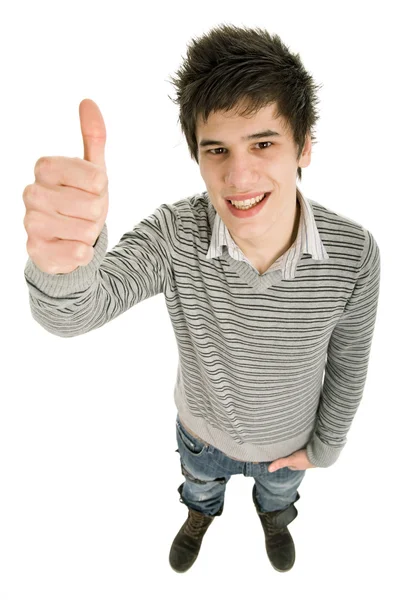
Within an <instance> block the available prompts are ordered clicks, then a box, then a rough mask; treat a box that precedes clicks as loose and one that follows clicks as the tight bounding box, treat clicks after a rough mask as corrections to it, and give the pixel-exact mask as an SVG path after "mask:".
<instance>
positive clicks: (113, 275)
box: [24, 187, 380, 467]
mask: <svg viewBox="0 0 419 600" xmlns="http://www.w3.org/2000/svg"><path fill="white" fill-rule="evenodd" d="M297 201H299V202H300V207H301V212H300V222H299V227H298V232H297V237H296V239H295V242H294V243H293V245H292V246H291V247H290V248H289V249H288V250H287V252H285V253H284V254H283V255H282V256H281V257H280V258H279V259H278V260H277V261H276V262H275V263H274V264H273V265H271V267H270V268H269V269H268V270H267V271H266V272H265V273H264V274H263V275H260V273H259V272H258V271H257V269H255V268H254V267H253V265H252V264H251V263H250V262H249V260H248V259H247V258H246V257H245V256H244V255H243V253H242V252H241V250H240V249H239V248H238V246H237V245H236V244H235V243H234V241H233V239H232V238H231V236H230V234H229V232H228V229H227V228H226V227H225V225H224V223H223V222H222V221H221V219H220V217H219V215H218V214H217V213H216V211H215V209H214V207H213V205H212V203H211V201H210V200H209V197H208V194H207V192H203V193H201V194H196V195H194V196H190V197H188V198H185V199H182V200H179V201H177V202H175V203H173V204H162V205H160V206H159V207H158V208H157V209H156V210H155V211H154V212H153V213H152V214H151V215H150V216H148V217H147V218H145V219H143V220H142V221H140V222H139V223H138V224H137V225H135V226H134V228H133V229H132V230H131V231H129V232H127V233H125V234H124V235H123V236H122V238H121V239H120V241H119V242H118V244H117V245H116V246H115V247H114V248H113V249H112V250H110V251H108V252H107V244H108V236H107V226H106V223H105V225H104V227H103V229H102V232H101V234H100V236H99V238H98V239H97V241H96V244H95V245H94V250H95V254H94V257H93V259H92V260H91V262H90V263H89V264H88V265H86V266H84V267H78V268H77V269H76V270H75V271H73V272H72V273H66V274H56V275H50V274H48V273H44V272H43V271H41V270H40V269H39V268H38V267H37V266H36V265H35V264H34V263H33V262H32V260H31V259H30V258H28V261H27V263H26V266H25V270H24V275H25V280H26V282H27V284H28V289H29V301H30V308H31V313H32V315H33V318H34V319H35V320H36V321H37V322H38V323H39V324H40V325H41V326H42V327H43V328H44V329H46V330H47V331H49V332H50V333H53V334H55V335H58V336H61V337H72V336H76V335H82V334H84V333H87V332H89V331H91V330H93V329H96V328H98V327H101V326H102V325H104V324H105V323H107V322H109V321H111V320H112V319H115V318H116V317H117V316H118V315H120V314H122V313H123V312H124V311H126V310H128V309H129V308H131V307H133V306H134V305H135V304H137V303H138V302H141V301H142V300H145V299H147V298H150V297H151V296H154V295H156V294H159V293H163V294H164V296H165V303H166V306H167V310H168V312H169V315H170V319H171V322H172V326H173V329H174V333H175V336H176V340H177V345H178V351H179V363H178V370H177V377H176V382H175V386H174V401H175V404H176V407H177V410H178V413H179V417H180V419H181V421H182V422H183V423H184V424H185V425H186V427H188V428H189V429H190V430H192V431H193V432H194V433H195V434H196V435H197V436H198V437H200V438H201V439H203V440H204V441H206V442H207V443H209V444H212V445H213V446H215V447H217V448H218V449H219V450H221V451H222V452H224V453H225V454H227V455H228V456H230V457H231V458H234V459H236V460H240V461H252V462H259V461H273V460H275V459H277V458H281V457H285V456H288V455H289V454H292V453H293V452H295V451H297V450H299V449H301V448H306V450H307V456H308V459H309V460H310V462H311V463H312V464H313V465H315V466H317V467H328V466H330V465H332V464H333V463H334V462H335V461H336V460H337V458H338V456H339V454H340V452H341V450H342V448H343V447H344V446H345V444H346V435H347V433H348V431H349V429H350V426H351V423H352V421H353V419H354V416H355V413H356V411H357V408H358V406H359V403H360V401H361V399H362V395H363V389H364V385H365V380H366V376H367V369H368V360H369V354H370V348H371V343H372V337H373V332H374V325H375V319H376V312H377V304H378V295H379V282H380V253H379V248H378V246H377V243H376V241H375V239H374V238H373V236H372V234H371V233H370V232H369V231H368V230H367V229H365V228H364V227H362V225H360V224H358V223H356V222H355V221H352V220H350V219H348V218H346V217H344V216H341V215H339V214H337V213H336V212H333V211H331V210H329V209H328V208H326V207H324V206H322V205H321V204H319V203H318V202H314V201H312V200H308V199H307V198H305V197H304V195H303V194H302V193H301V191H300V190H299V189H298V187H297Z"/></svg>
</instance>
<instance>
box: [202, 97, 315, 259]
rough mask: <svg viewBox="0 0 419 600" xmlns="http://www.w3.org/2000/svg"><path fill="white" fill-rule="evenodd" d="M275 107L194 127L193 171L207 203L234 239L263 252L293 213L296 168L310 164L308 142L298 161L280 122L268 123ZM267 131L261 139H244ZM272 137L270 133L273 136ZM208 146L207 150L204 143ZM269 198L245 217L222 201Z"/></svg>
mask: <svg viewBox="0 0 419 600" xmlns="http://www.w3.org/2000/svg"><path fill="white" fill-rule="evenodd" d="M275 108H276V107H275V105H274V104H271V105H268V106H266V107H265V108H262V109H261V110H260V111H259V112H258V113H256V114H255V115H254V116H252V117H239V116H237V114H234V111H230V112H217V113H212V114H210V116H209V118H208V121H207V123H206V124H204V123H203V121H202V119H201V118H199V120H198V122H197V127H196V138H197V143H198V159H199V168H200V172H201V175H202V178H203V180H204V182H205V185H206V188H207V191H208V195H209V198H210V200H211V203H212V204H213V206H214V208H215V210H216V211H217V213H218V214H219V215H220V217H221V219H222V220H223V221H224V223H225V224H226V226H227V228H228V230H229V231H230V233H231V234H232V236H233V237H234V239H237V240H240V241H242V242H243V243H244V244H246V243H247V244H248V245H249V246H252V247H255V248H257V247H261V248H263V247H268V246H269V245H272V243H274V240H275V239H276V238H277V237H278V233H279V232H280V231H281V221H284V219H285V215H286V214H289V211H292V210H295V207H296V176H297V168H298V167H299V166H300V167H306V166H308V165H309V164H310V158H311V140H310V136H307V142H306V145H305V148H304V151H303V154H302V156H301V157H300V160H299V161H298V162H297V160H296V158H297V149H296V146H295V144H294V142H293V140H292V138H291V137H290V135H291V134H286V133H285V128H284V121H283V119H282V117H280V118H279V119H275V118H274V112H275ZM268 130H269V131H270V132H271V134H270V135H269V134H268V133H265V134H264V135H262V136H258V137H254V138H253V139H246V138H247V136H251V135H254V134H259V133H261V132H267V131H268ZM272 132H275V134H278V135H273V134H272ZM208 140H210V141H212V143H211V144H208V145H207V141H208ZM265 192H269V195H268V197H267V199H266V200H264V201H262V202H261V203H260V205H256V206H255V207H254V208H253V209H250V210H248V211H244V210H240V209H236V208H234V207H233V206H232V205H231V204H230V203H229V202H228V201H227V200H226V196H236V195H246V196H247V195H249V194H250V196H252V197H254V196H258V195H260V194H264V193H265Z"/></svg>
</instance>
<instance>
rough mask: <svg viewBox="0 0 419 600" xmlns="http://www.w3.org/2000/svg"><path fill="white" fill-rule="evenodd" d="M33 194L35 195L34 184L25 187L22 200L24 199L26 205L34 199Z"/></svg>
mask: <svg viewBox="0 0 419 600" xmlns="http://www.w3.org/2000/svg"><path fill="white" fill-rule="evenodd" d="M32 194H33V183H30V184H29V185H27V186H26V187H25V189H24V190H23V193H22V198H23V201H24V203H25V204H26V203H27V202H28V200H29V199H30V198H31V197H32Z"/></svg>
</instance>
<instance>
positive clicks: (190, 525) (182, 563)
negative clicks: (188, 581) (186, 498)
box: [169, 484, 223, 573]
mask: <svg viewBox="0 0 419 600" xmlns="http://www.w3.org/2000/svg"><path fill="white" fill-rule="evenodd" d="M182 487H183V484H182V485H181V486H180V487H179V488H178V492H179V494H181V491H182ZM181 497H182V496H181ZM181 501H182V500H181ZM183 504H184V503H183ZM222 512H223V507H221V508H220V510H219V511H218V512H217V513H216V514H215V515H212V516H211V515H205V514H204V513H202V512H199V511H197V510H194V509H193V508H190V507H188V518H187V519H186V521H185V522H184V524H183V525H182V527H181V528H180V530H179V532H178V534H177V535H176V537H175V539H174V540H173V543H172V547H171V548H170V554H169V562H170V566H171V567H172V569H173V570H174V571H176V572H177V573H184V572H185V571H187V570H188V569H190V568H191V567H192V565H193V564H194V562H195V561H196V559H197V558H198V554H199V550H200V548H201V544H202V539H203V537H204V535H205V533H206V531H207V529H208V527H209V526H210V525H211V523H212V521H213V520H214V517H217V516H220V515H221V514H222Z"/></svg>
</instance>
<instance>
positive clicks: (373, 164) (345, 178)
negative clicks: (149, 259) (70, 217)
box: [0, 0, 419, 600]
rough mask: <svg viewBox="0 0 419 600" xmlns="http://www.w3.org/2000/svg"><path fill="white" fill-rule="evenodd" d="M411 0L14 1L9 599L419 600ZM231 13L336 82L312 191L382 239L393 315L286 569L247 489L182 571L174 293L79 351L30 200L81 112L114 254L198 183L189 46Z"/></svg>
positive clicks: (1, 592)
mask: <svg viewBox="0 0 419 600" xmlns="http://www.w3.org/2000/svg"><path fill="white" fill-rule="evenodd" d="M414 4H415V3H414V2H402V1H399V2H394V3H390V2H362V3H361V2H358V3H357V2H355V3H354V2H347V3H343V2H319V1H318V0H317V1H316V2H302V1H299V2H295V3H291V2H289V1H287V2H282V1H278V0H275V1H274V2H267V1H265V2H262V3H254V2H251V3H243V2H242V1H240V2H225V1H223V2H216V1H211V2H209V3H196V2H195V3H192V2H191V3H189V2H182V1H177V2H174V3H172V4H169V3H167V4H165V3H161V2H152V3H148V2H147V3H145V4H144V5H143V8H141V3H140V2H123V1H119V2H107V3H105V2H92V1H90V2H86V1H83V2H80V1H75V0H72V1H71V2H57V1H54V2H45V1H40V0H38V1H37V2H34V3H31V4H30V3H26V2H25V3H23V2H14V3H13V4H12V3H9V5H8V8H7V10H5V9H2V11H1V14H0V50H1V56H2V69H1V90H2V91H1V95H0V103H1V111H0V126H1V156H0V159H1V170H2V174H1V175H2V176H1V198H0V201H1V204H2V222H1V230H2V239H3V243H2V252H1V256H2V270H3V276H2V279H1V284H0V285H1V296H0V302H1V311H0V315H1V324H0V325H1V333H2V336H1V338H2V350H3V352H2V359H1V363H0V364H1V371H2V374H1V384H0V385H1V388H0V394H1V404H0V600H38V599H42V600H67V599H68V600H70V599H71V600H74V599H76V598H77V600H96V599H98V600H99V599H100V600H108V599H115V600H116V599H118V600H120V599H124V600H134V599H137V598H144V597H146V598H157V597H159V598H160V597H165V595H167V594H170V598H175V599H176V598H182V599H183V598H189V597H199V598H205V599H206V598H210V599H211V600H212V599H213V598H228V597H229V596H230V595H233V594H234V597H238V598H244V599H248V598H249V599H250V598H252V599H253V598H255V597H258V598H268V597H271V596H272V595H273V596H274V597H280V598H284V599H285V598H288V599H290V598H293V599H294V600H295V599H300V598H301V599H303V598H304V599H306V598H308V597H310V598H314V599H317V598H319V599H320V598H321V599H322V600H328V599H332V598H340V599H341V598H351V599H353V598H354V597H358V598H367V597H372V598H378V597H383V595H385V596H386V597H396V594H397V596H398V597H402V598H406V599H410V598H413V597H417V596H416V593H417V590H414V588H415V586H416V587H417V583H416V582H417V577H416V574H415V570H416V568H417V544H416V541H417V535H418V527H417V525H418V520H417V516H416V513H417V501H418V497H417V493H416V492H415V489H417V470H418V467H417V465H418V459H417V443H416V442H417V416H418V414H417V401H418V393H417V359H418V352H417V334H418V328H417V317H416V311H417V296H416V295H415V292H414V288H415V286H416V285H417V284H416V281H415V280H416V279H417V276H416V272H417V261H416V260H415V259H416V252H417V251H416V247H417V218H418V208H417V207H418V191H417V190H418V187H417V179H416V177H415V173H417V169H418V166H417V164H418V152H417V148H418V142H417V140H418V133H419V131H418V97H417V94H416V93H415V90H416V89H417V74H418V68H417V59H418V50H419V48H418V45H417V43H416V45H414V39H415V38H416V39H417V31H416V27H415V19H414V12H413V7H414ZM221 22H225V23H232V24H235V25H245V26H259V27H265V28H267V29H268V30H270V31H272V32H275V33H277V34H278V35H280V37H281V38H282V39H283V41H284V42H285V43H286V44H287V45H288V46H289V48H290V50H291V51H292V52H298V53H299V54H300V57H301V59H302V61H303V63H304V65H305V67H306V68H307V69H308V71H309V72H310V73H311V74H312V75H313V77H314V79H315V81H316V82H321V83H322V84H323V88H322V89H321V91H320V94H319V95H320V99H321V103H320V105H319V110H320V120H319V123H318V126H317V129H316V135H317V140H318V143H317V144H315V145H314V146H313V153H312V162H311V165H310V166H309V167H308V168H307V169H303V179H302V182H301V183H299V186H300V189H301V190H302V191H303V193H304V194H306V196H307V197H308V198H311V199H313V200H316V201H318V202H320V203H321V204H323V205H324V206H326V207H328V208H329V209H331V210H334V211H336V212H338V213H340V214H342V215H345V216H347V217H348V218H351V219H353V220H355V221H357V222H359V223H361V224H362V225H363V226H364V227H366V228H367V229H369V230H370V231H371V232H372V234H373V235H374V237H375V239H376V240H377V243H378V245H379V247H380V251H381V264H382V267H381V269H382V274H381V288H380V302H379V310H378V316H377V322H376V329H375V335H374V340H373V345H372V349H371V356H370V364H369V371H368V378H367V383H366V386H365V390H364V397H363V400H362V402H361V405H360V407H359V409H358V412H357V414H356V417H355V420H354V422H353V425H352V427H351V430H350V432H349V434H348V442H347V445H346V447H345V449H344V450H343V451H342V453H341V456H340V458H339V459H338V461H337V462H336V463H335V464H334V465H333V466H332V467H329V468H327V469H321V468H317V469H310V470H308V471H307V473H306V477H305V479H304V480H303V482H302V484H301V486H300V488H299V492H300V496H301V499H300V500H299V502H298V503H297V505H296V506H297V509H298V511H299V514H298V517H297V519H296V520H295V521H294V522H293V523H292V524H291V525H290V532H291V534H292V536H293V539H294V542H295V547H296V562H295V565H294V568H293V569H292V570H291V571H290V572H288V573H278V572H276V571H274V569H273V568H272V567H271V565H270V563H269V561H268V558H267V555H266V551H265V546H264V535H263V530H262V528H261V524H260V521H259V518H258V516H257V514H256V511H255V509H254V506H253V503H252V499H251V488H252V485H253V479H251V478H244V477H234V478H232V479H231V480H230V482H229V483H228V486H227V490H226V499H225V508H224V513H223V515H222V516H221V517H218V518H217V519H215V520H214V523H213V524H212V526H211V527H210V529H209V530H208V533H207V534H206V536H205V538H204V541H203V544H202V549H201V553H200V555H199V557H198V559H197V561H196V563H195V564H194V566H193V567H192V568H191V569H190V571H188V572H187V573H185V574H178V573H175V572H174V571H172V569H171V567H170V565H169V562H168V555H169V549H170V546H171V543H172V541H173V539H174V537H175V535H176V533H177V532H178V530H179V528H180V527H181V525H182V524H183V522H184V520H185V519H186V516H187V509H186V507H185V506H184V505H183V504H181V503H180V502H179V495H178V492H177V487H178V486H179V485H180V484H181V483H182V482H183V480H184V478H183V476H182V474H181V471H180V464H179V455H178V454H177V453H175V450H176V437H175V417H176V407H175V404H174V400H173V388H174V383H175V377H176V368H177V346H176V341H175V337H174V333H173V330H172V328H171V323H170V320H169V316H168V314H167V311H166V305H165V302H164V297H163V295H159V296H155V297H153V298H150V299H148V300H146V301H144V302H143V303H140V304H137V305H136V306H135V307H134V308H133V309H132V310H130V311H127V312H126V313H124V314H123V315H121V316H120V317H119V318H117V319H116V320H114V321H113V322H111V323H109V324H107V325H106V326H105V327H102V328H100V329H97V330H95V331H92V332H91V333H89V334H86V335H83V336H79V337H75V338H70V339H65V338H60V337H55V336H53V335H51V334H50V333H48V332H47V331H46V330H44V329H43V328H42V327H41V326H40V325H39V324H38V323H36V322H35V321H34V319H33V318H32V316H31V313H30V307H29V295H28V288H27V284H26V282H25V279H24V275H23V270H24V267H25V264H26V260H27V253H26V240H27V234H26V231H25V229H24V226H23V218H24V215H25V207H24V203H23V199H22V193H23V189H24V188H25V186H26V185H28V184H29V183H32V182H33V181H34V172H33V169H34V165H35V162H36V161H37V159H38V158H39V157H41V156H54V155H62V156H79V157H81V158H83V144H82V138H81V132H80V125H79V115H78V106H79V103H80V102H81V100H83V98H92V99H93V100H94V101H95V102H97V104H98V105H99V107H100V109H101V111H102V114H103V116H104V119H105V123H106V127H107V145H106V154H105V158H106V164H107V169H108V177H109V181H110V183H109V193H110V205H109V212H108V217H107V225H108V232H109V244H108V249H111V248H112V247H113V246H114V245H115V244H117V243H118V241H119V240H120V238H121V237H122V235H123V234H124V233H125V232H126V231H128V230H130V229H132V227H133V226H134V224H135V223H137V222H138V221H140V220H141V219H143V218H145V217H146V216H148V215H149V214H151V213H152V212H153V211H154V209H155V208H156V207H157V206H158V205H160V204H161V203H163V202H166V203H173V202H175V201H177V200H179V199H181V198H182V197H185V196H187V195H190V194H194V193H197V192H201V191H204V190H205V185H204V182H203V180H202V179H201V177H200V174H199V168H198V166H197V165H196V164H195V163H194V162H193V161H192V160H191V158H190V156H189V154H188V151H187V146H186V142H185V141H184V139H183V138H182V135H181V131H180V126H179V125H178V122H177V118H178V112H177V111H178V108H177V106H176V105H175V104H174V103H173V102H172V101H171V100H170V99H169V97H168V95H171V96H172V97H174V88H173V87H172V85H171V84H170V83H169V82H168V79H169V76H170V75H172V74H173V73H174V71H175V70H176V69H177V68H178V67H179V65H180V63H181V60H182V57H184V56H185V54H186V47H187V43H188V42H189V41H190V40H191V38H192V37H193V36H194V37H197V36H199V35H201V34H202V33H204V32H206V31H207V30H209V29H210V28H211V27H213V26H215V25H217V24H220V23H221Z"/></svg>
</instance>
